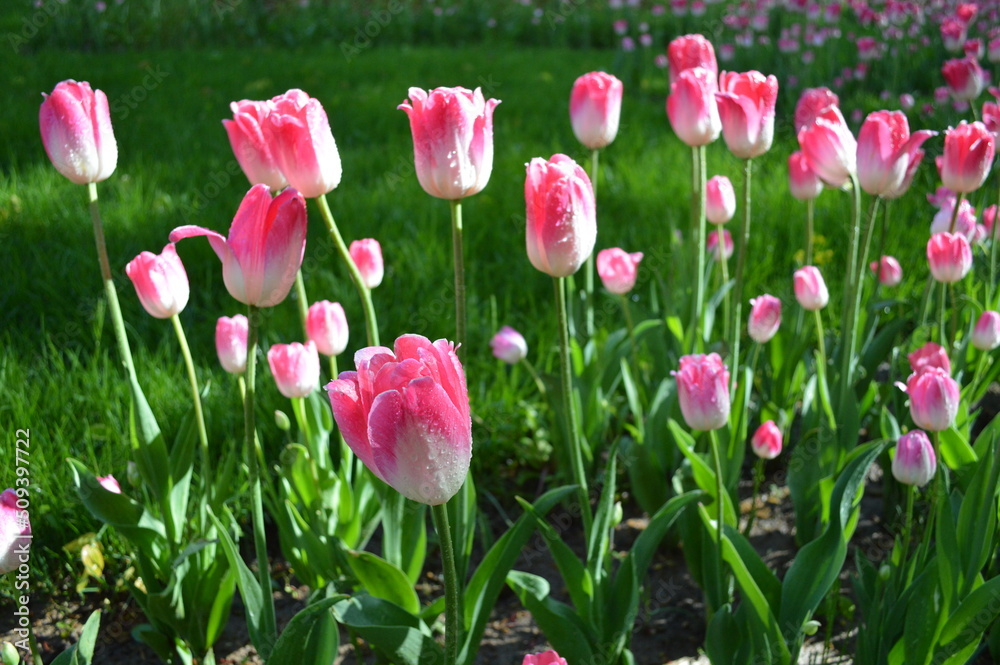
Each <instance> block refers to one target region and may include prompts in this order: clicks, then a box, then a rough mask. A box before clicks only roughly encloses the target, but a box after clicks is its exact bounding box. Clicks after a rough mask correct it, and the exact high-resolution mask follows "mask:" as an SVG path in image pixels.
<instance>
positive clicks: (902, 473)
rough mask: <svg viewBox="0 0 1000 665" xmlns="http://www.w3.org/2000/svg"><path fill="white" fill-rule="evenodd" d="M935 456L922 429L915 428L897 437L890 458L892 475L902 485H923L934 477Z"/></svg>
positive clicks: (935, 467)
mask: <svg viewBox="0 0 1000 665" xmlns="http://www.w3.org/2000/svg"><path fill="white" fill-rule="evenodd" d="M936 471H937V458H936V456H935V455H934V446H933V444H931V440H930V439H928V438H927V435H926V434H924V432H923V431H922V430H919V429H915V430H912V431H910V432H907V433H906V434H904V435H903V436H901V437H899V441H897V442H896V454H895V456H894V457H893V458H892V476H893V478H895V479H896V480H897V481H899V482H901V483H903V484H904V485H914V486H916V487H923V486H924V485H926V484H927V483H929V482H930V481H931V479H932V478H934V473H935V472H936Z"/></svg>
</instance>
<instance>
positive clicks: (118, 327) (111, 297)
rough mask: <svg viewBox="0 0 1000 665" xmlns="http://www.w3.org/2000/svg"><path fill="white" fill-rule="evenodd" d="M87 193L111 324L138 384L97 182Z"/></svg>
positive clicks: (91, 184) (130, 377)
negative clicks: (112, 270)
mask: <svg viewBox="0 0 1000 665" xmlns="http://www.w3.org/2000/svg"><path fill="white" fill-rule="evenodd" d="M87 195H88V199H89V203H90V218H91V220H92V221H93V223H94V240H95V241H96V242H97V260H98V262H99V263H100V264H101V278H102V279H103V280H104V291H105V295H106V296H107V298H108V306H109V307H110V308H111V324H112V326H113V327H114V329H115V338H116V340H117V341H118V353H119V354H120V355H121V361H122V364H123V365H124V366H125V372H126V373H127V374H128V376H129V379H131V380H133V381H135V382H136V383H137V384H138V378H137V376H136V373H135V363H134V362H133V361H132V349H131V348H130V347H129V344H128V335H126V333H125V319H124V318H122V310H121V305H119V303H118V290H117V289H116V288H115V282H114V280H113V279H112V278H111V264H110V262H109V261H108V248H107V245H106V244H105V242H104V225H103V224H102V222H101V210H100V206H99V205H98V203H97V183H93V182H90V183H87Z"/></svg>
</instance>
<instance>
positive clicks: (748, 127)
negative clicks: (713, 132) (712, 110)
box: [715, 71, 778, 159]
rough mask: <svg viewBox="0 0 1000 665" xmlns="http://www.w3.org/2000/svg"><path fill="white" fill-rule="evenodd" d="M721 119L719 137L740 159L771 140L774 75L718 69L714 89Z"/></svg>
mask: <svg viewBox="0 0 1000 665" xmlns="http://www.w3.org/2000/svg"><path fill="white" fill-rule="evenodd" d="M715 100H716V102H717V103H718V105H719V118H720V120H721V121H722V138H723V139H725V141H726V146H728V147H729V151H730V152H731V153H733V154H734V155H736V156H737V157H739V158H740V159H749V158H751V157H759V156H761V155H763V154H764V153H765V152H767V151H768V150H770V149H771V143H772V142H773V141H774V104H775V102H776V101H777V100H778V79H777V78H775V77H774V76H773V75H772V76H767V77H765V76H764V75H763V74H761V73H760V72H758V71H749V72H745V73H742V74H738V73H734V72H722V74H721V75H720V76H719V92H717V93H715Z"/></svg>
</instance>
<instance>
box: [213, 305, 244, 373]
mask: <svg viewBox="0 0 1000 665" xmlns="http://www.w3.org/2000/svg"><path fill="white" fill-rule="evenodd" d="M248 324H249V321H247V317H245V316H243V315H242V314H237V315H236V316H233V317H228V316H220V317H219V320H218V321H217V322H216V323H215V351H216V353H217V354H218V356H219V364H220V365H222V369H224V370H226V371H227V372H229V373H230V374H242V373H243V372H244V371H246V368H247V329H248Z"/></svg>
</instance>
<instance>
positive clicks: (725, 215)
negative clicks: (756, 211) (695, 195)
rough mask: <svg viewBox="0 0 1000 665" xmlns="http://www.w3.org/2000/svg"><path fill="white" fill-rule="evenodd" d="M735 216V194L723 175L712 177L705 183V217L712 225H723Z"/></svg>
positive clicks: (729, 182)
mask: <svg viewBox="0 0 1000 665" xmlns="http://www.w3.org/2000/svg"><path fill="white" fill-rule="evenodd" d="M735 214H736V192H735V191H734V190H733V183H732V182H731V181H730V180H729V178H727V177H726V176H724V175H716V176H712V177H711V178H709V179H708V182H706V183H705V217H707V218H708V221H710V222H711V223H713V224H725V223H726V222H728V221H729V220H731V219H732V218H733V215H735Z"/></svg>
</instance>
